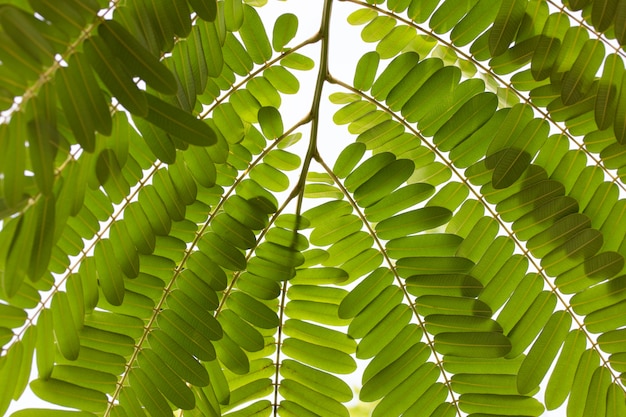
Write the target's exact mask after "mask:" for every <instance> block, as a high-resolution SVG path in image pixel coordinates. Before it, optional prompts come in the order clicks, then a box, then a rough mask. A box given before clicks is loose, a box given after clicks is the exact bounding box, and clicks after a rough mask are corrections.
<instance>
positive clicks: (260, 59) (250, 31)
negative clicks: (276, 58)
mask: <svg viewBox="0 0 626 417" xmlns="http://www.w3.org/2000/svg"><path fill="white" fill-rule="evenodd" d="M239 34H240V35H241V38H242V40H243V43H244V45H245V46H246V50H247V51H248V53H249V54H250V57H251V58H252V60H253V61H254V62H255V63H256V64H263V63H264V62H266V61H269V60H270V59H271V58H272V46H271V45H270V41H269V39H268V37H267V33H266V32H265V27H264V26H263V22H262V21H261V18H260V17H259V14H258V13H257V12H256V10H255V9H254V8H252V7H251V6H248V5H244V8H243V25H241V28H240V29H239Z"/></svg>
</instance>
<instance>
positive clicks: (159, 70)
mask: <svg viewBox="0 0 626 417" xmlns="http://www.w3.org/2000/svg"><path fill="white" fill-rule="evenodd" d="M98 34H99V35H100V36H101V37H102V39H103V40H104V42H105V43H106V44H107V46H108V47H109V48H111V50H114V51H115V53H116V54H117V56H118V57H119V58H120V59H121V60H122V63H123V64H124V65H125V66H126V67H127V69H128V70H129V71H130V73H131V74H132V75H136V76H139V77H140V78H142V79H143V80H144V81H145V82H146V83H147V84H148V85H149V86H151V87H152V88H154V89H155V90H157V91H159V92H161V93H164V94H174V93H175V92H176V90H177V87H176V79H175V78H174V76H173V74H172V73H171V72H170V71H169V70H168V69H167V67H165V65H163V64H162V63H161V62H159V61H158V59H157V58H156V57H155V56H154V55H152V54H150V52H149V51H148V50H147V49H146V48H144V47H143V45H141V44H140V43H139V42H138V41H137V39H135V37H133V36H132V35H131V34H130V32H128V30H126V29H125V28H124V27H123V26H122V25H120V24H119V23H118V22H117V21H114V20H105V21H104V22H103V23H102V24H100V25H99V26H98Z"/></svg>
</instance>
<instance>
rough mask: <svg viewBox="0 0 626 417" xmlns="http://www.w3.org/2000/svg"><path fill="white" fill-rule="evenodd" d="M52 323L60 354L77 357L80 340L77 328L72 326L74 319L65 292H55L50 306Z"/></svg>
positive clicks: (72, 357) (68, 357)
mask: <svg viewBox="0 0 626 417" xmlns="http://www.w3.org/2000/svg"><path fill="white" fill-rule="evenodd" d="M50 310H51V311H52V318H53V323H54V335H55V336H56V340H57V343H58V347H59V350H60V351H61V354H62V355H63V356H64V357H65V358H66V359H69V360H75V359H76V358H78V353H79V350H80V342H79V338H78V330H77V329H76V327H74V324H73V323H74V319H73V318H72V311H71V309H70V305H69V301H68V297H67V293H65V292H57V293H56V294H55V295H54V297H53V298H52V304H51V306H50Z"/></svg>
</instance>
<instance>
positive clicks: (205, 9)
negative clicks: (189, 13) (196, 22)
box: [187, 0, 217, 22]
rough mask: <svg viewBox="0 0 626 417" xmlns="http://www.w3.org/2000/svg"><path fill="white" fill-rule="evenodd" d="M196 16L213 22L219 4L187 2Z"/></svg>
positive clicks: (199, 0) (200, 0)
mask: <svg viewBox="0 0 626 417" xmlns="http://www.w3.org/2000/svg"><path fill="white" fill-rule="evenodd" d="M187 1H188V2H189V4H190V5H191V7H192V8H193V10H194V11H195V12H196V14H197V15H198V16H199V17H200V18H201V19H203V20H206V21H208V22H212V21H213V20H215V17H216V15H217V2H216V1H214V0H209V1H202V0H187Z"/></svg>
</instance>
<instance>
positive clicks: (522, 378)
mask: <svg viewBox="0 0 626 417" xmlns="http://www.w3.org/2000/svg"><path fill="white" fill-rule="evenodd" d="M571 322H572V320H571V316H569V315H568V314H567V313H566V312H564V311H557V312H555V313H554V314H553V315H552V317H550V320H548V323H546V326H545V327H544V329H543V330H542V331H541V334H540V335H539V337H538V338H537V340H536V341H535V343H534V344H533V346H532V347H531V349H530V351H529V352H528V354H527V356H526V358H525V359H524V361H523V362H522V365H521V367H520V370H519V373H518V377H517V389H518V392H519V393H520V394H528V393H530V392H531V391H533V390H534V389H535V388H536V387H538V386H539V384H540V383H541V380H542V379H543V377H544V376H545V374H546V372H548V369H549V368H550V366H551V365H552V362H553V360H554V358H555V357H556V354H557V353H558V351H559V349H560V347H561V344H562V343H563V342H564V340H565V338H566V336H567V334H568V332H569V327H570V324H571Z"/></svg>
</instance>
